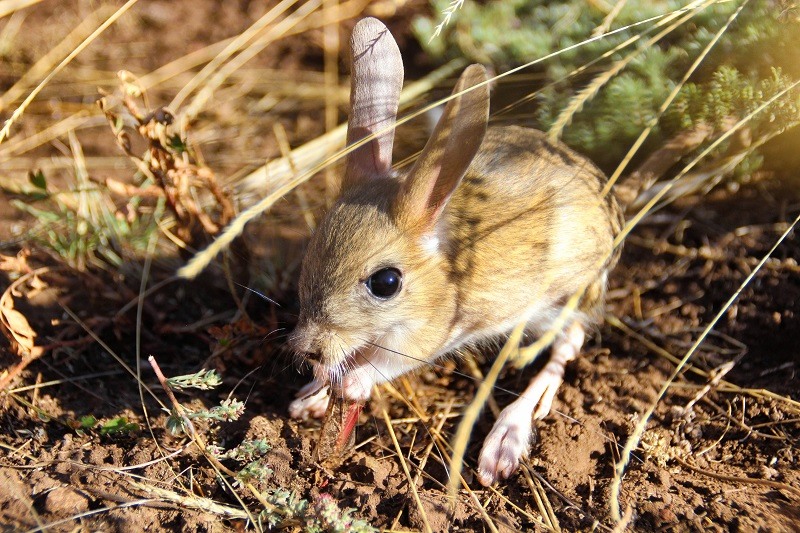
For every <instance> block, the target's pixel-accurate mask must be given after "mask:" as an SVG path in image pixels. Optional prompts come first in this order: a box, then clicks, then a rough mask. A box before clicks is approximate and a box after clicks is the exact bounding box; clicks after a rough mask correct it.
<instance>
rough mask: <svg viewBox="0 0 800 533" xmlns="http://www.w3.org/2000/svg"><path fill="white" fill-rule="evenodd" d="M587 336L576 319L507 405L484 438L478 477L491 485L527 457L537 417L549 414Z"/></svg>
mask: <svg viewBox="0 0 800 533" xmlns="http://www.w3.org/2000/svg"><path fill="white" fill-rule="evenodd" d="M584 338H585V332H584V329H583V326H581V325H580V324H579V323H577V322H575V323H573V324H572V325H571V326H570V327H568V328H567V330H566V331H565V332H564V334H563V335H561V336H559V338H558V339H557V340H556V341H555V342H554V343H553V350H552V355H551V356H550V361H548V363H547V364H546V365H545V367H544V368H543V369H542V371H541V372H539V373H538V374H537V375H536V376H535V377H534V378H533V379H532V380H531V382H530V384H529V385H528V387H527V388H526V389H525V392H523V393H522V394H521V395H520V397H519V398H517V399H516V400H514V402H513V403H511V404H510V405H509V406H508V407H506V408H505V409H503V411H502V412H501V413H500V416H499V417H498V418H497V421H496V422H495V423H494V426H493V427H492V430H491V431H490V432H489V435H487V437H486V440H485V441H484V442H483V449H481V455H480V459H479V462H478V479H479V480H480V482H481V484H483V485H484V486H486V487H488V486H489V485H491V484H492V483H494V482H495V481H497V480H498V479H500V478H503V479H506V478H508V477H509V476H511V474H513V473H514V472H515V471H516V470H517V468H518V467H519V461H520V459H521V458H522V457H527V455H528V450H529V448H530V445H531V436H532V434H533V429H532V423H533V420H534V419H536V420H539V419H541V418H544V417H545V416H547V414H548V413H549V412H550V408H551V407H552V405H553V399H554V398H555V396H556V392H557V391H558V387H559V386H560V385H561V382H562V381H563V379H564V368H565V367H566V365H567V363H568V362H570V361H572V360H573V359H575V357H576V356H577V355H578V353H580V350H581V346H583V341H584Z"/></svg>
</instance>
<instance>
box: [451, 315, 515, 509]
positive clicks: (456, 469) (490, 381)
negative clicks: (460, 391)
mask: <svg viewBox="0 0 800 533" xmlns="http://www.w3.org/2000/svg"><path fill="white" fill-rule="evenodd" d="M525 326H526V323H525V322H520V323H519V324H517V325H516V326H515V327H514V330H513V331H512V332H511V334H510V335H509V337H508V340H507V341H506V343H505V344H504V345H503V349H502V350H500V353H499V354H498V355H497V358H496V359H495V360H494V363H492V367H491V368H490V369H489V372H488V373H487V374H486V378H485V379H484V380H483V382H482V383H481V384H480V386H479V387H478V390H477V391H475V397H474V398H473V400H472V402H471V403H470V404H469V406H468V407H467V409H466V410H465V411H464V415H463V418H462V419H461V423H460V424H459V425H458V429H457V430H456V434H455V437H454V438H453V455H452V456H451V458H450V480H449V481H448V484H447V492H448V494H449V495H450V497H451V498H453V499H455V497H456V493H457V491H458V485H459V480H460V478H461V469H462V468H463V466H464V455H465V454H466V451H467V444H468V443H469V436H470V434H471V433H472V428H473V427H474V426H475V421H476V420H478V415H480V412H481V410H482V409H483V406H484V405H486V401H487V400H488V398H489V395H490V394H491V393H492V390H494V385H495V383H497V378H498V376H499V375H500V371H501V370H503V368H504V367H505V365H506V362H507V361H509V360H512V359H514V356H515V355H516V353H517V352H518V351H519V343H520V341H521V340H522V334H523V333H524V332H525Z"/></svg>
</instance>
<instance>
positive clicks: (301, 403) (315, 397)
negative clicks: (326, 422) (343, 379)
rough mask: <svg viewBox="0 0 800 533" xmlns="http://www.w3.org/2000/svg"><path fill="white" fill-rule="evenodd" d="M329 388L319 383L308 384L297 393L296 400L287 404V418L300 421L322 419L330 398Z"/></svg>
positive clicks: (315, 381)
mask: <svg viewBox="0 0 800 533" xmlns="http://www.w3.org/2000/svg"><path fill="white" fill-rule="evenodd" d="M328 391H329V387H327V386H322V385H321V384H320V382H319V381H317V380H314V381H312V382H311V383H308V384H307V385H306V386H304V387H303V388H302V389H300V390H299V391H298V392H297V399H296V400H295V401H293V402H292V403H290V404H289V416H291V417H292V418H297V419H300V420H308V419H309V418H324V417H325V413H326V412H327V411H328V402H329V401H330V399H331V397H330V394H329V392H328Z"/></svg>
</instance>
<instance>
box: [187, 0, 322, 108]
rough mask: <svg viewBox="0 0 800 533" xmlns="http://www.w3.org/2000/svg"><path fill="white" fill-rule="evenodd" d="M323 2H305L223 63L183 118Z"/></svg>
mask: <svg viewBox="0 0 800 533" xmlns="http://www.w3.org/2000/svg"><path fill="white" fill-rule="evenodd" d="M321 4H322V0H309V1H307V2H304V3H303V4H302V5H301V6H300V7H299V8H298V9H297V11H295V12H294V13H292V14H291V15H289V16H287V17H286V18H285V19H283V20H281V21H280V22H278V23H277V24H275V25H274V26H271V27H270V28H269V30H268V31H266V32H265V34H264V35H262V36H261V37H260V38H259V39H258V41H257V42H255V43H253V44H251V45H250V46H248V47H247V48H246V49H245V50H243V51H242V52H241V53H240V54H239V55H237V56H236V57H234V58H233V59H231V60H230V61H228V63H226V64H225V65H223V66H222V67H221V68H220V69H219V71H217V73H216V74H215V75H214V76H213V77H212V78H211V79H210V80H209V81H208V83H206V84H205V85H204V86H203V87H202V88H201V89H200V91H199V92H198V93H197V96H195V97H194V99H192V101H191V102H190V103H189V105H188V106H187V107H186V109H185V110H184V113H183V119H184V120H186V121H189V120H191V119H192V118H194V117H196V116H197V114H198V113H199V112H200V111H201V110H202V109H203V108H204V107H205V105H206V104H207V103H208V101H209V100H210V99H211V97H212V96H213V94H214V91H216V90H217V89H218V88H219V87H220V86H222V84H223V83H224V82H225V80H227V79H228V78H229V77H230V76H231V75H232V74H233V73H234V72H236V71H237V70H238V69H240V68H241V67H242V66H243V65H244V64H245V63H247V62H248V61H250V60H251V59H253V58H254V57H255V56H256V55H258V54H259V53H260V52H261V51H262V50H264V49H265V48H266V47H267V46H269V45H270V44H271V43H273V42H275V41H276V40H278V39H280V38H281V37H284V36H285V35H286V33H288V32H289V31H290V30H291V29H292V28H293V27H295V26H297V25H298V24H299V23H300V22H302V21H303V20H304V19H305V18H306V17H307V16H308V15H309V14H311V13H312V12H313V11H314V10H316V9H317V8H318V7H319V6H320V5H321Z"/></svg>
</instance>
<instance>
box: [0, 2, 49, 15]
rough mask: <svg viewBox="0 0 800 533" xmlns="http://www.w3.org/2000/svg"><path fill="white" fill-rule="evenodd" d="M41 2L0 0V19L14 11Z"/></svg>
mask: <svg viewBox="0 0 800 533" xmlns="http://www.w3.org/2000/svg"><path fill="white" fill-rule="evenodd" d="M41 1H42V0H2V1H1V2H0V19H1V18H3V17H7V16H8V15H10V14H11V13H14V12H15V11H19V10H21V9H25V8H26V7H30V6H32V5H34V4H38V3H39V2H41Z"/></svg>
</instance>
